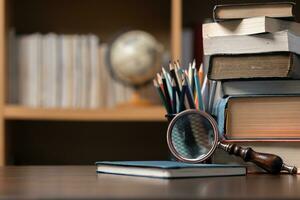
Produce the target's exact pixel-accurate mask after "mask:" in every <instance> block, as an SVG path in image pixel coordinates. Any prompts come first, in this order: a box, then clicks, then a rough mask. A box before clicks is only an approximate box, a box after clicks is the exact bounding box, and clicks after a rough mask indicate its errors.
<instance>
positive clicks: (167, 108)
mask: <svg viewBox="0 0 300 200" xmlns="http://www.w3.org/2000/svg"><path fill="white" fill-rule="evenodd" d="M153 85H154V87H155V88H156V90H157V92H158V94H159V97H160V99H161V101H162V103H163V105H164V107H165V109H166V111H167V113H168V114H171V113H172V112H171V110H170V107H169V105H168V104H167V101H166V98H165V96H164V94H163V92H162V90H161V88H160V86H159V84H158V83H157V81H156V80H155V79H154V80H153Z"/></svg>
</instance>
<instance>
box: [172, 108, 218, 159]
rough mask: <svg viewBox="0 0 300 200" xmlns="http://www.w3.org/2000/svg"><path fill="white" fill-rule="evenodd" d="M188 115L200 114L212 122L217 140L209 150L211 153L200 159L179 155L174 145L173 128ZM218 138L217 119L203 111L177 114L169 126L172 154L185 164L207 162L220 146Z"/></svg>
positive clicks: (192, 110)
mask: <svg viewBox="0 0 300 200" xmlns="http://www.w3.org/2000/svg"><path fill="white" fill-rule="evenodd" d="M187 114H200V115H201V116H203V117H204V118H205V119H207V120H208V121H209V122H210V124H211V126H212V128H213V132H214V137H215V139H214V142H213V146H212V148H211V149H210V150H209V152H208V153H207V154H206V155H205V156H199V157H198V158H184V157H182V156H181V155H180V154H179V153H177V150H176V149H175V147H174V145H173V143H172V130H173V126H174V125H175V123H176V121H177V120H178V119H180V118H181V117H182V116H183V115H187ZM218 137H219V131H218V126H217V123H216V121H215V119H214V118H213V117H212V116H210V115H209V114H208V113H206V112H204V111H201V110H196V109H189V110H185V111H183V112H181V113H179V114H177V115H176V116H175V117H174V119H172V121H171V122H170V124H169V126H168V131H167V143H168V146H169V149H170V151H171V153H172V154H173V155H174V156H175V157H176V158H177V159H178V160H180V161H183V162H189V163H199V162H202V161H204V160H206V159H207V158H209V157H210V156H211V155H212V154H213V153H214V151H215V149H216V148H217V146H218V144H217V143H218Z"/></svg>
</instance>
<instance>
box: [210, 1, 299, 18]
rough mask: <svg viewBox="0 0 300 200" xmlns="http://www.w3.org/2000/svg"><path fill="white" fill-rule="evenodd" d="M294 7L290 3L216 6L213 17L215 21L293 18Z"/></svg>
mask: <svg viewBox="0 0 300 200" xmlns="http://www.w3.org/2000/svg"><path fill="white" fill-rule="evenodd" d="M294 5H295V4H294V3H292V2H270V3H248V4H247V3H244V4H227V5H226V4H225V5H216V6H215V8H214V10H213V15H214V19H215V20H216V21H220V20H228V19H241V18H249V17H258V16H268V17H274V18H275V17H276V18H293V17H294V14H293V8H294Z"/></svg>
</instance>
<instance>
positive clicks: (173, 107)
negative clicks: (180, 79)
mask: <svg viewBox="0 0 300 200" xmlns="http://www.w3.org/2000/svg"><path fill="white" fill-rule="evenodd" d="M171 85H172V96H173V97H172V99H173V100H172V110H173V114H176V113H177V112H178V110H177V95H176V86H175V81H174V79H172V82H171Z"/></svg>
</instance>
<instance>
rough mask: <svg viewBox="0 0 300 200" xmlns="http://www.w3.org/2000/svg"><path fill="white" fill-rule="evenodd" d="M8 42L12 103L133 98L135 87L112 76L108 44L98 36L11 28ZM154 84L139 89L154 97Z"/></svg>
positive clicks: (60, 104) (78, 103)
mask: <svg viewBox="0 0 300 200" xmlns="http://www.w3.org/2000/svg"><path fill="white" fill-rule="evenodd" d="M8 44H9V45H8V46H9V55H8V64H9V67H8V68H9V70H8V77H9V80H8V81H9V85H8V103H9V104H16V105H22V106H26V107H44V108H91V109H93V108H111V107H115V106H117V105H119V104H122V103H125V102H128V101H129V99H130V98H131V95H132V88H131V87H129V86H126V85H123V84H122V83H119V82H118V81H116V80H114V79H113V78H112V77H111V75H110V72H109V69H108V67H107V65H106V53H107V49H108V45H107V44H105V43H100V39H99V38H98V36H96V35H93V34H85V35H79V34H68V35H66V34H55V33H48V34H40V33H33V34H27V35H16V34H15V33H14V31H10V33H9V39H8ZM150 88H152V87H151V85H150V86H149V87H147V86H146V87H145V88H143V89H141V91H139V92H140V93H142V95H144V96H148V97H152V101H153V102H155V101H157V100H156V99H155V98H153V95H152V94H153V92H154V91H152V89H150ZM148 93H149V94H148Z"/></svg>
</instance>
